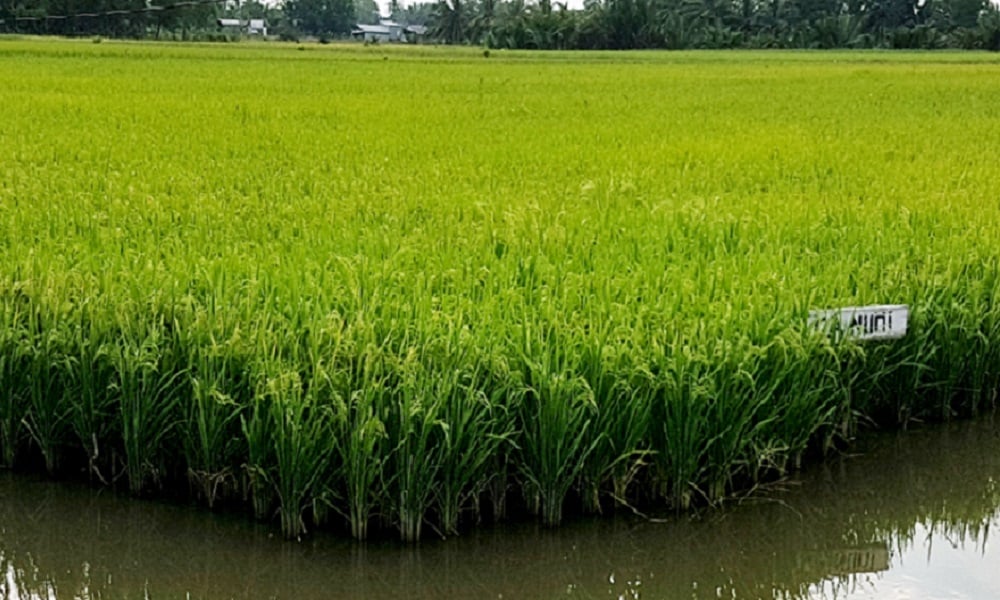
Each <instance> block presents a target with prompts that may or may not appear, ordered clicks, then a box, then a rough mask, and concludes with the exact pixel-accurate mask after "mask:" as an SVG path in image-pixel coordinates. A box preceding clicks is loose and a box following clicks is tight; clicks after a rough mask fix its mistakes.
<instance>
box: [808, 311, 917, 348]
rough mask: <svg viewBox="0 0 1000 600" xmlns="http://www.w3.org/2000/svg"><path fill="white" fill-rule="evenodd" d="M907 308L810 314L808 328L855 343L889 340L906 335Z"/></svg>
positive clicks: (908, 317)
mask: <svg viewBox="0 0 1000 600" xmlns="http://www.w3.org/2000/svg"><path fill="white" fill-rule="evenodd" d="M909 319H910V307H909V306H907V305H905V304H878V305H875V306H848V307H846V308H834V309H827V310H811V311H809V325H810V326H812V327H814V328H816V329H819V330H820V331H824V332H828V333H830V332H833V333H839V334H840V335H842V336H844V337H846V338H850V339H854V340H891V339H895V338H901V337H903V336H904V335H906V326H907V323H908V322H909Z"/></svg>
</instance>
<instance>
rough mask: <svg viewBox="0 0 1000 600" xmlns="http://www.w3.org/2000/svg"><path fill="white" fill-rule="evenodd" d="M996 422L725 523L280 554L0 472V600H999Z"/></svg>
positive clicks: (270, 535)
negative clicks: (885, 599)
mask: <svg viewBox="0 0 1000 600" xmlns="http://www.w3.org/2000/svg"><path fill="white" fill-rule="evenodd" d="M998 525H1000V417H998V418H996V419H994V418H990V417H987V418H984V419H980V420H978V421H975V422H968V423H959V424H953V425H945V426H936V427H928V428H926V429H923V430H911V431H908V432H905V433H902V434H879V435H872V436H869V437H868V438H866V439H865V440H864V441H862V442H861V443H859V444H858V445H857V446H856V447H855V448H853V449H852V454H851V455H848V456H842V457H839V458H834V459H832V460H830V461H828V462H826V463H824V464H821V465H815V466H813V467H810V468H809V469H807V470H806V471H804V472H803V473H801V474H799V475H797V476H796V477H795V478H794V479H793V480H791V481H788V482H786V483H785V484H783V485H781V486H780V489H779V488H777V487H776V488H774V489H768V490H764V491H761V492H760V493H758V494H757V495H756V496H755V497H754V498H753V499H748V500H744V501H741V502H738V503H736V502H734V503H732V504H731V505H730V506H728V507H726V508H724V509H722V510H713V511H705V512H703V513H701V514H699V515H693V516H680V517H677V516H668V517H667V518H665V519H664V522H650V521H646V520H643V519H640V518H638V517H634V516H631V517H617V518H604V519H577V520H573V521H572V522H570V523H569V524H567V525H566V526H565V527H562V528H560V529H558V530H547V529H543V528H540V527H537V526H535V525H533V524H530V523H521V524H515V525H509V524H508V525H504V526H497V527H483V528H480V529H479V530H477V531H470V532H468V533H466V534H465V535H463V536H461V537H458V538H455V539H449V540H446V541H434V540H432V541H430V542H427V543H423V544H421V545H420V546H419V547H405V546H402V545H400V544H398V543H396V542H388V541H387V542H378V543H368V544H364V545H361V544H355V543H353V542H351V541H350V540H346V539H343V538H339V537H336V536H334V535H332V534H317V535H314V536H311V537H310V538H309V539H308V540H306V541H303V542H299V543H296V542H285V541H283V540H281V539H280V538H279V537H277V536H275V535H274V534H275V530H274V529H273V528H271V527H267V526H262V525H257V524H254V523H251V522H248V521H247V520H245V519H243V518H242V517H240V516H232V515H230V516H227V515H214V514H210V513H208V512H205V511H203V510H200V509H197V508H193V507H188V506H179V505H171V504H163V503H156V502H148V501H136V500H130V499H128V498H126V497H122V496H117V495H115V494H113V493H110V492H108V491H100V490H94V489H90V488H87V487H85V486H81V485H77V484H66V483H53V482H49V481H45V480H43V479H39V478H31V477H25V476H23V475H10V474H5V473H0V599H2V600H26V599H29V598H30V599H36V598H44V599H59V600H65V599H76V598H78V599H97V598H101V599H110V598H116V599H117V598H122V599H126V598H151V599H157V600H158V599H162V598H198V599H200V598H211V599H215V598H294V599H301V600H310V599H314V598H316V599H318V598H435V599H442V598H444V599H447V598H463V599H465V598H497V599H499V598H526V599H535V598H537V599H548V598H623V599H638V598H644V599H647V598H685V599H687V598H737V599H743V598H782V599H785V598H788V599H798V598H810V599H821V598H822V599H827V598H836V599H838V600H839V599H848V598H852V599H853V598H880V599H881V598H889V599H903V598H906V599H932V598H933V599H939V598H949V599H950V598H969V599H984V600H985V599H989V598H1000V543H998V541H997V540H996V539H995V536H996V535H997V534H996V527H997V526H998Z"/></svg>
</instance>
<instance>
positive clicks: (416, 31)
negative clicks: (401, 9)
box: [351, 19, 427, 44]
mask: <svg viewBox="0 0 1000 600" xmlns="http://www.w3.org/2000/svg"><path fill="white" fill-rule="evenodd" d="M425 33H427V28H426V27H423V26H421V25H413V26H409V27H405V26H403V25H402V24H400V23H397V22H395V21H389V20H387V19H382V20H380V21H379V22H378V25H355V26H354V29H353V30H351V35H352V36H354V37H355V38H358V39H361V40H363V41H365V42H378V43H383V42H399V43H404V44H405V43H406V42H408V41H411V40H412V39H413V38H416V37H419V36H422V35H424V34H425Z"/></svg>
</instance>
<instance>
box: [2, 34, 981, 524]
mask: <svg viewBox="0 0 1000 600" xmlns="http://www.w3.org/2000/svg"><path fill="white" fill-rule="evenodd" d="M308 50H309V51H308V52H302V51H298V50H297V49H296V47H295V46H283V45H278V44H275V45H260V44H246V45H244V44H240V45H231V46H225V47H217V46H199V45H167V44H142V43H132V42H122V43H117V42H109V43H104V44H100V45H94V44H85V43H77V42H68V41H53V40H29V39H15V40H3V41H2V42H0V64H2V65H3V68H2V69H0V103H2V105H3V106H4V107H5V108H4V118H3V119H0V266H2V268H0V382H2V385H0V458H2V464H3V465H4V466H6V467H15V468H20V469H25V470H31V469H39V470H41V469H48V470H49V471H50V472H53V473H56V474H66V473H82V474H89V475H88V476H89V477H91V478H92V479H94V480H95V481H103V482H106V483H108V484H114V483H116V482H121V484H126V483H127V485H128V486H129V488H130V489H131V490H132V491H133V492H134V493H136V494H157V493H181V494H183V493H185V492H184V490H190V491H191V495H192V496H194V497H196V498H198V499H199V501H201V502H203V503H205V504H206V505H207V506H210V507H213V508H216V509H222V508H234V507H236V508H239V507H243V508H245V509H246V510H247V511H249V512H252V513H254V514H255V515H256V516H257V517H258V518H261V519H268V520H270V519H277V520H278V521H280V523H281V526H282V529H283V531H284V533H285V534H286V535H288V536H290V537H296V536H300V535H302V534H303V533H304V532H305V531H306V530H307V529H310V530H311V529H312V528H313V527H314V526H324V527H331V528H334V529H337V528H343V529H345V530H348V531H350V533H351V534H352V535H353V536H355V537H356V538H359V539H364V538H366V537H370V536H371V535H372V533H373V532H375V531H385V530H395V532H396V533H397V534H398V535H399V537H400V538H401V539H403V540H406V541H416V540H417V539H419V538H421V537H424V536H425V535H426V533H427V531H432V532H434V533H437V534H440V535H446V536H447V535H454V534H456V533H457V532H459V531H461V530H462V529H463V528H465V527H469V526H472V525H473V524H475V523H476V522H478V521H480V520H481V519H483V518H484V517H492V518H493V519H502V518H505V517H506V516H507V515H509V514H510V513H511V511H513V512H514V513H515V514H516V513H517V512H518V510H520V509H522V508H523V509H524V510H525V511H526V512H533V513H537V514H538V518H539V519H541V520H542V521H543V522H545V523H546V524H551V525H554V524H557V523H559V522H560V521H561V520H562V519H563V516H564V513H565V512H566V511H569V512H571V513H573V514H575V513H577V512H581V511H582V512H591V513H595V512H602V511H608V510H614V509H615V507H620V506H622V505H628V506H632V507H639V506H642V507H653V508H655V507H670V508H676V509H683V508H686V507H689V506H691V505H695V504H705V503H709V504H711V503H719V502H722V501H724V499H725V498H727V497H729V496H731V495H732V494H734V493H739V492H740V491H741V490H745V489H748V488H750V487H752V486H753V485H755V484H756V483H757V482H760V481H762V480H766V479H769V478H774V477H778V476H781V475H782V474H784V473H787V472H788V471H789V470H791V469H794V468H796V467H797V466H798V465H800V464H801V462H802V461H803V460H806V459H808V458H810V457H815V456H821V455H823V454H824V453H825V452H828V451H830V450H831V449H833V448H836V447H838V446H842V445H844V444H846V443H849V442H850V440H851V439H852V438H853V437H854V436H855V435H856V434H857V432H858V431H859V429H860V428H861V427H863V426H869V425H870V424H873V423H874V424H877V425H879V426H906V425H907V424H908V423H911V422H913V421H914V420H941V419H951V418H954V417H959V416H969V415H975V414H980V413H982V412H984V411H988V410H990V409H992V408H993V407H994V406H995V404H996V391H997V388H998V381H1000V354H998V352H1000V351H998V350H997V348H1000V339H998V335H1000V309H998V308H997V306H996V304H995V302H994V298H995V297H996V296H997V292H998V291H1000V290H998V287H1000V279H998V273H1000V251H998V247H997V244H996V239H997V235H998V232H1000V221H998V219H997V218H996V217H995V213H996V210H995V208H996V205H997V203H998V202H1000V198H998V196H997V194H996V190H995V181H996V177H997V175H998V167H997V165H996V161H995V160H994V159H993V156H992V149H993V148H996V147H998V145H1000V110H998V109H997V106H996V103H995V102H994V99H995V97H996V95H997V92H998V91H1000V90H998V89H997V88H998V84H997V83H996V82H997V81H1000V78H998V77H997V71H998V69H1000V63H998V61H997V58H996V57H995V56H991V55H986V54H974V53H913V54H898V53H893V54H889V53H878V52H870V53H863V52H862V53H810V52H802V53H784V52H746V53H716V52H703V53H697V52H695V53H651V52H635V53H557V54H547V53H530V52H527V53H517V52H497V53H494V54H492V55H491V57H490V60H489V61H484V60H483V59H482V57H481V55H480V54H478V53H476V52H473V51H467V49H448V48H430V47H418V48H407V49H403V48H388V47H379V48H363V47H354V46H352V47H332V48H328V47H322V48H320V47H316V48H308ZM878 303H903V304H908V305H909V306H910V307H911V319H910V324H911V326H910V331H909V333H908V335H907V337H905V338H903V339H901V340H896V341H891V342H877V343H868V344H858V343H855V342H852V341H850V340H844V341H836V340H830V339H826V338H825V337H824V336H822V335H821V334H819V333H817V332H814V331H812V330H810V328H809V327H808V326H807V324H806V323H807V316H808V312H809V310H811V309H820V308H832V307H837V306H853V305H864V304H878Z"/></svg>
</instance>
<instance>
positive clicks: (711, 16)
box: [0, 0, 1000, 51]
mask: <svg viewBox="0 0 1000 600" xmlns="http://www.w3.org/2000/svg"><path fill="white" fill-rule="evenodd" d="M389 10H390V13H391V15H390V18H391V19H393V20H395V21H397V22H400V23H403V24H405V25H425V26H427V27H428V28H429V35H428V38H427V41H429V42H438V43H446V44H472V45H481V46H484V47H487V48H511V49H517V48H526V49H629V48H668V49H682V48H923V49H934V48H968V49H987V50H994V51H1000V9H998V8H997V6H996V5H994V4H992V3H990V1H989V0H586V4H585V6H584V7H583V9H581V10H570V9H569V8H568V7H567V6H566V5H565V4H562V3H558V2H553V1H552V0H531V1H526V0H438V1H437V2H436V3H417V4H412V5H409V6H406V7H403V6H402V5H401V3H400V2H399V0H392V2H391V3H390V5H389ZM218 18H240V19H251V18H264V19H266V20H267V21H268V26H269V29H270V31H271V32H274V33H275V34H277V35H279V36H280V37H282V38H284V39H299V38H301V37H303V36H311V37H316V38H319V39H320V40H327V39H335V38H338V37H346V36H347V35H349V34H350V31H351V29H352V27H353V26H354V25H355V24H357V23H372V22H377V21H378V20H379V18H380V15H379V12H378V7H377V5H376V4H375V2H374V0H284V1H283V2H282V3H281V4H279V5H278V6H270V5H266V4H263V3H261V2H260V1H259V0H249V1H244V2H239V1H237V0H225V1H220V2H208V0H194V1H192V0H186V1H185V0H0V21H3V24H2V25H0V31H14V32H21V33H45V34H56V35H105V36H114V37H157V38H159V37H172V38H180V39H190V38H196V37H198V36H201V37H207V38H208V39H213V36H219V37H222V38H223V39H227V36H228V35H229V34H227V33H226V32H224V31H223V30H222V29H221V28H219V27H218V26H217V25H216V19H218Z"/></svg>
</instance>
